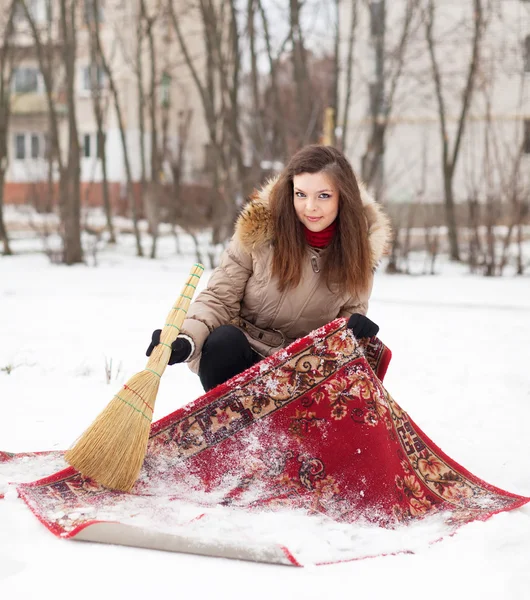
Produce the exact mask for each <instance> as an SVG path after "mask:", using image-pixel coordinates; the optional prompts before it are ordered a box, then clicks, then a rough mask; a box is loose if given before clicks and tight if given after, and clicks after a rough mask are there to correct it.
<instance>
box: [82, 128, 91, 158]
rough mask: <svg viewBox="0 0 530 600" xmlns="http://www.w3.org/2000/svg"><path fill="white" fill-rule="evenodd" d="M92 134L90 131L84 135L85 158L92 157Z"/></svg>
mask: <svg viewBox="0 0 530 600" xmlns="http://www.w3.org/2000/svg"><path fill="white" fill-rule="evenodd" d="M91 141H92V140H91V136H90V134H89V133H85V135H84V136H83V156H84V157H85V158H90V156H91V154H90V150H91V146H92V144H91Z"/></svg>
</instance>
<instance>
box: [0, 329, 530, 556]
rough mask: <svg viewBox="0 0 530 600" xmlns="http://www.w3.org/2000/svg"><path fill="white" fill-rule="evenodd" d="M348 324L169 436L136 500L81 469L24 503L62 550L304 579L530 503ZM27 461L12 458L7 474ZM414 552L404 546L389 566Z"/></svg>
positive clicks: (156, 450)
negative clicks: (271, 566) (490, 470)
mask: <svg viewBox="0 0 530 600" xmlns="http://www.w3.org/2000/svg"><path fill="white" fill-rule="evenodd" d="M345 324H346V322H345V320H343V319H340V320H337V321H334V322H333V323H330V324H329V325H327V326H326V327H324V328H322V329H320V330H318V331H316V332H314V333H313V334H311V335H310V336H307V337H306V338H304V339H301V340H298V341H297V342H295V343H294V344H292V345H291V346H290V347H289V348H288V349H287V350H284V351H281V352H279V353H277V354H276V355H274V356H272V357H270V358H269V359H266V360H264V361H262V362H261V363H259V364H257V365H255V366H254V367H252V368H251V369H249V370H248V371H246V372H245V373H243V374H242V375H240V376H238V377H236V378H234V379H232V380H231V381H230V382H228V383H227V384H225V385H222V386H219V387H218V388H216V389H215V390H212V391H211V392H209V393H208V394H206V395H204V396H202V397H200V398H199V399H197V400H195V401H194V402H192V403H190V404H188V405H187V406H185V407H184V408H182V409H179V410H177V411H176V412H174V413H173V414H171V415H168V416H167V417H165V418H163V419H161V420H160V421H158V422H157V423H155V424H154V425H153V427H152V432H151V438H150V442H149V446H148V453H147V457H146V460H145V463H144V467H143V470H142V473H141V476H140V479H139V480H138V482H137V484H136V486H135V488H134V490H133V492H132V493H131V494H124V493H118V492H113V491H109V490H108V489H105V488H103V487H101V486H99V485H98V484H97V483H96V482H94V481H92V480H89V479H86V478H83V477H82V476H81V475H80V474H79V473H77V472H76V471H75V470H74V469H71V468H67V469H64V470H62V471H60V472H58V473H55V474H53V475H51V476H49V477H46V478H45V479H41V480H39V481H36V482H33V483H24V484H21V485H19V487H18V491H19V494H20V495H21V496H22V498H23V499H24V500H25V501H26V503H27V504H28V506H29V507H30V508H31V510H32V511H33V512H34V513H35V515H36V516H37V517H38V518H39V519H40V520H41V522H42V523H44V525H46V526H47V527H48V528H49V529H50V531H51V532H52V533H54V534H55V535H57V536H60V537H64V538H74V539H85V540H95V541H103V542H113V543H122V544H130V545H137V546H145V547H153V548H160V549H167V550H179V551H189V552H197V553H201V554H211V555H216V556H227V557H233V558H246V559H251V560H263V561H268V562H278V563H285V564H296V565H299V564H308V563H323V562H334V561H337V560H353V559H358V558H363V557H366V556H367V555H368V554H370V552H367V551H366V546H362V544H359V543H356V542H355V535H353V536H350V538H348V531H351V532H354V531H357V533H358V532H359V531H360V529H359V527H360V528H362V531H363V532H364V535H365V536H366V535H369V533H368V534H367V533H366V532H367V531H368V532H370V531H372V532H373V531H376V530H379V529H380V528H384V529H385V530H388V531H389V532H392V531H402V530H403V529H404V528H403V527H402V526H403V524H408V525H411V524H414V523H417V522H425V523H427V522H429V521H428V519H432V522H433V523H435V524H436V527H434V528H431V527H427V526H426V527H425V528H424V530H422V532H421V535H423V536H424V537H425V538H426V539H425V542H426V543H429V542H432V541H435V540H436V539H438V538H440V537H441V536H442V535H445V534H450V533H452V532H454V531H455V530H456V528H457V527H458V526H460V525H462V524H464V523H467V522H470V521H474V520H477V519H480V520H485V519H487V518H489V517H491V516H492V515H494V514H496V513H498V512H501V511H507V510H511V509H514V508H517V507H520V506H522V505H523V504H525V503H527V502H528V501H529V500H530V498H525V497H522V496H517V495H514V494H511V493H509V492H506V491H503V490H500V489H498V488H496V487H493V486H492V485H489V484H487V483H486V482H484V481H482V480H480V479H479V478H477V477H475V476H474V475H472V474H471V473H469V471H467V470H466V469H464V468H463V467H461V466H460V465H458V464H457V463H456V462H455V461H453V460H452V459H450V458H449V457H448V456H447V455H446V454H444V453H443V452H442V451H441V450H440V448H438V447H437V446H436V445H435V444H434V443H433V442H432V441H431V440H430V439H429V438H428V437H427V436H426V435H425V434H424V433H423V432H422V431H421V429H419V427H418V426H417V425H416V424H415V423H414V422H413V421H412V419H411V418H410V417H409V416H408V414H407V413H406V412H404V411H403V410H402V409H401V408H400V407H399V405H398V404H397V403H396V402H395V401H394V400H393V399H392V398H391V396H390V395H389V393H388V392H387V391H386V390H385V388H384V387H383V385H382V383H381V382H382V380H383V378H384V374H385V372H386V369H387V367H388V363H389V361H390V351H389V350H388V349H387V348H386V347H385V346H384V345H383V344H382V343H381V342H380V341H379V340H378V339H376V338H373V339H372V340H370V342H369V343H367V344H366V345H360V344H358V343H357V342H356V340H355V339H354V338H353V336H352V335H351V333H350V332H349V330H347V329H346V327H345ZM52 458H53V461H57V459H58V457H57V453H54V456H53V457H51V456H50V461H51V460H52ZM16 460H20V455H14V456H13V455H7V454H3V453H0V462H2V461H4V463H5V462H7V461H16ZM40 460H43V457H42V456H41V457H40ZM50 464H51V463H50ZM54 464H56V462H55V463H54ZM49 472H51V471H49ZM0 477H1V469H0ZM16 480H18V481H21V480H23V478H17V479H16ZM0 491H1V487H0ZM289 515H290V516H289ZM275 519H276V520H275ZM253 523H254V524H256V523H257V524H258V525H257V526H253ZM274 523H276V526H278V528H277V530H274V528H275V525H274ZM316 525H318V527H316V529H315V528H314V527H313V526H316ZM306 527H307V532H311V531H322V532H325V533H323V534H322V536H321V537H318V535H317V537H313V538H311V541H310V544H313V547H312V551H311V553H309V555H310V556H309V555H307V556H306V555H304V553H303V552H302V551H301V547H303V546H304V538H303V535H302V533H301V531H302V530H304V528H306ZM367 527H368V529H366V528H367ZM319 528H320V529H319ZM356 528H357V529H356ZM295 529H296V531H294V530H295ZM405 529H406V528H405ZM307 532H306V533H307ZM330 532H331V533H332V535H327V534H329V533H330ZM339 534H340V535H339ZM297 535H298V537H297ZM307 535H309V534H308V533H307ZM337 535H339V538H340V540H339V538H337ZM389 536H390V537H389V540H390V538H391V533H389ZM346 538H348V540H349V542H348V543H345V540H346ZM427 538H428V539H427ZM357 539H359V538H357ZM290 540H291V541H293V540H295V541H294V542H293V543H292V544H290ZM315 540H316V541H315ZM319 540H320V541H319ZM306 541H307V540H306ZM320 543H322V548H321V551H320V550H319V547H318V546H319V544H320ZM334 544H335V546H336V550H337V551H336V552H335V551H333V548H334ZM324 546H326V547H325V548H324ZM339 546H340V548H339ZM408 550H409V549H408V548H407V546H406V544H405V545H404V544H403V541H402V542H401V545H400V544H397V545H396V544H394V543H389V544H386V545H385V544H383V545H382V546H380V547H379V548H378V549H377V550H376V552H375V554H383V553H388V552H390V553H391V552H400V551H408ZM308 556H309V558H308Z"/></svg>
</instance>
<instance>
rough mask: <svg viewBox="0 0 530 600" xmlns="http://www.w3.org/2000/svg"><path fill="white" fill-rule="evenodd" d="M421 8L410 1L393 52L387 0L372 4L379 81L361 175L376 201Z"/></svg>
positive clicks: (372, 97) (372, 101) (374, 90)
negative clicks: (392, 116)
mask: <svg viewBox="0 0 530 600" xmlns="http://www.w3.org/2000/svg"><path fill="white" fill-rule="evenodd" d="M419 6H420V3H419V0H406V3H405V12H404V15H403V21H402V24H401V29H400V35H399V38H398V42H397V46H396V47H395V48H393V49H392V50H389V49H388V47H387V42H386V37H387V7H386V0H379V1H378V2H371V3H370V13H371V23H370V27H371V35H372V39H373V43H374V47H375V81H373V82H372V83H371V84H370V88H369V92H370V94H369V95H370V123H371V130H370V134H369V137H368V142H367V146H366V151H365V153H364V155H363V158H362V168H361V173H362V177H363V179H364V181H365V182H366V184H367V185H368V186H370V187H372V188H373V189H374V195H375V198H376V200H381V193H382V189H383V180H384V174H383V158H384V153H385V140H386V134H387V130H388V124H389V122H390V118H391V115H392V111H393V109H394V99H395V96H396V90H397V89H398V84H399V81H400V79H401V76H402V74H403V71H404V64H405V56H406V51H407V47H408V43H409V40H410V36H411V31H412V27H413V23H414V18H415V16H416V15H417V14H418V9H419ZM352 20H353V18H352ZM353 26H354V24H353V23H352V27H353ZM352 35H353V33H352Z"/></svg>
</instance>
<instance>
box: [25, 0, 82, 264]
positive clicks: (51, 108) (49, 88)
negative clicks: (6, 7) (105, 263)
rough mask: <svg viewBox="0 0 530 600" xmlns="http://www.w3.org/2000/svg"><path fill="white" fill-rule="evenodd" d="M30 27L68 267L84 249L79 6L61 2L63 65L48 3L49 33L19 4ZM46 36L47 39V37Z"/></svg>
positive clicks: (47, 25) (73, 3)
mask: <svg viewBox="0 0 530 600" xmlns="http://www.w3.org/2000/svg"><path fill="white" fill-rule="evenodd" d="M19 1H20V3H21V5H22V7H23V9H24V12H25V14H26V19H27V22H28V24H29V27H30V30H31V33H32V36H33V40H34V42H35V50H36V54H37V60H38V62H39V68H40V71H41V74H42V78H43V81H44V88H45V93H46V100H47V105H48V118H49V131H50V152H51V154H52V156H53V160H54V161H55V162H56V164H57V166H58V171H59V210H60V215H61V236H62V240H63V261H64V262H65V263H66V264H67V265H71V264H74V263H79V262H82V261H83V249H82V246H81V219H80V216H81V197H80V185H79V184H80V153H79V139H78V132H77V121H76V110H75V65H76V47H77V42H76V31H77V28H76V3H75V2H73V0H70V1H69V2H68V1H67V0H60V3H59V23H58V31H59V40H60V43H61V52H60V57H61V59H60V61H58V60H57V57H56V55H57V46H56V42H55V40H54V39H53V37H52V35H53V33H52V32H53V29H54V28H53V22H52V14H51V4H50V3H47V24H46V27H45V29H46V32H42V31H40V30H39V28H38V27H37V25H36V23H35V19H34V18H33V15H32V14H31V11H30V10H29V8H28V4H27V0H19ZM44 33H46V35H44ZM58 62H59V64H61V66H62V70H63V74H64V89H65V97H66V107H67V121H68V149H67V152H68V156H67V159H66V161H65V160H63V157H62V154H61V148H60V144H59V120H60V117H59V110H58V109H59V106H58V103H57V102H56V98H55V91H56V89H55V72H56V69H57V64H56V63H58Z"/></svg>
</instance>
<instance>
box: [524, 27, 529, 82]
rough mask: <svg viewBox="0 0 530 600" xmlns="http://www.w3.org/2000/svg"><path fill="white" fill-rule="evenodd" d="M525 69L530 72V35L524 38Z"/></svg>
mask: <svg viewBox="0 0 530 600" xmlns="http://www.w3.org/2000/svg"><path fill="white" fill-rule="evenodd" d="M524 71H525V73H530V35H527V36H526V37H525V39H524Z"/></svg>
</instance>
